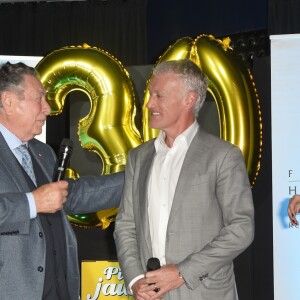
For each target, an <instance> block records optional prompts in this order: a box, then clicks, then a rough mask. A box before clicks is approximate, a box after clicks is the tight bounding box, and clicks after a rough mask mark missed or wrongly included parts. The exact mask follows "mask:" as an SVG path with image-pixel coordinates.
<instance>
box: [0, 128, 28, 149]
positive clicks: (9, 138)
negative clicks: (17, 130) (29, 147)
mask: <svg viewBox="0 0 300 300" xmlns="http://www.w3.org/2000/svg"><path fill="white" fill-rule="evenodd" d="M0 132H1V133H2V135H3V137H4V139H5V141H6V143H7V145H8V147H9V148H10V149H11V150H14V149H16V148H18V147H19V146H20V145H22V144H24V143H22V141H21V140H20V139H19V138H18V137H16V136H15V135H14V134H13V133H12V132H11V131H9V130H8V129H7V128H6V127H5V126H4V125H2V124H1V123H0Z"/></svg>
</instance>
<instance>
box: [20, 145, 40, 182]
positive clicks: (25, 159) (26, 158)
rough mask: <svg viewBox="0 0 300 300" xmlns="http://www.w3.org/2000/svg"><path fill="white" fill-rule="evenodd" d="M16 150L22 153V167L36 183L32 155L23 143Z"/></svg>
mask: <svg viewBox="0 0 300 300" xmlns="http://www.w3.org/2000/svg"><path fill="white" fill-rule="evenodd" d="M16 150H17V151H18V152H19V153H20V154H21V155H22V167H23V168H24V170H25V172H26V173H27V174H28V176H29V177H30V178H31V180H32V181H33V182H34V184H35V185H36V178H35V175H34V171H33V167H32V161H31V156H30V154H29V151H28V149H27V147H26V146H25V145H24V144H22V145H20V146H19V147H17V148H16Z"/></svg>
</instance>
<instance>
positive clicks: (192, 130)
mask: <svg viewBox="0 0 300 300" xmlns="http://www.w3.org/2000/svg"><path fill="white" fill-rule="evenodd" d="M198 128H199V124H198V122H197V121H196V120H195V121H194V123H193V124H192V125H191V126H190V127H188V128H187V129H186V130H185V131H184V132H182V133H181V134H179V135H178V136H177V137H176V139H175V141H174V145H176V144H177V143H181V142H182V143H185V144H186V146H187V147H188V146H189V145H190V144H191V142H192V140H193V138H194V136H195V135H196V132H197V130H198ZM165 139H166V133H165V132H164V131H162V130H161V131H160V133H159V135H158V137H157V138H156V140H155V142H154V146H155V150H156V152H158V151H159V149H162V148H164V149H168V146H167V145H166V143H165Z"/></svg>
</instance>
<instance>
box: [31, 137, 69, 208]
mask: <svg viewBox="0 0 300 300" xmlns="http://www.w3.org/2000/svg"><path fill="white" fill-rule="evenodd" d="M72 150H73V142H72V141H71V140H68V139H64V140H63V141H62V143H61V145H60V151H59V156H58V159H57V162H56V165H55V169H54V173H53V179H52V180H53V182H52V183H48V184H44V185H42V186H40V187H38V188H37V189H36V190H34V191H33V192H32V194H33V197H34V200H35V205H36V211H37V213H55V212H56V211H58V210H61V209H62V208H63V204H64V203H65V202H66V200H67V197H68V182H67V181H65V180H63V179H64V177H65V174H66V169H67V167H68V165H69V161H70V157H71V154H72Z"/></svg>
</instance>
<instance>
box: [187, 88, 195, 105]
mask: <svg viewBox="0 0 300 300" xmlns="http://www.w3.org/2000/svg"><path fill="white" fill-rule="evenodd" d="M196 101H197V94H196V93H195V92H193V91H190V92H188V94H187V99H186V104H187V107H188V108H191V107H194V106H195V103H196Z"/></svg>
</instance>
